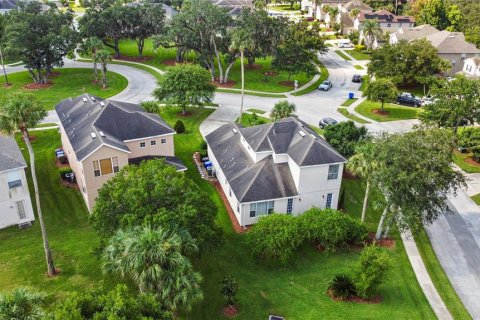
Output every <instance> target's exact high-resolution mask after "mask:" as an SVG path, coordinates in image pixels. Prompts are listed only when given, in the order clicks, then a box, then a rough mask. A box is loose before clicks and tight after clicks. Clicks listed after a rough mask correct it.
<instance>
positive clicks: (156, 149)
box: [125, 134, 175, 158]
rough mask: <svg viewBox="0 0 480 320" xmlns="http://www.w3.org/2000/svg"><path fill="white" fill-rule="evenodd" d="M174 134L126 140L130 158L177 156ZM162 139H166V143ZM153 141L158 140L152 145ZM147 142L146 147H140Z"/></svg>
mask: <svg viewBox="0 0 480 320" xmlns="http://www.w3.org/2000/svg"><path fill="white" fill-rule="evenodd" d="M173 137H174V134H169V135H163V136H158V137H154V138H149V139H141V140H140V139H139V140H135V141H126V142H125V144H126V145H127V147H128V149H130V152H131V153H130V154H129V156H128V158H138V157H145V156H168V157H173V156H175V146H174V141H173ZM162 139H166V140H167V141H166V143H161V141H162ZM151 141H156V145H154V146H152V145H151ZM141 142H145V147H144V148H140V143H141Z"/></svg>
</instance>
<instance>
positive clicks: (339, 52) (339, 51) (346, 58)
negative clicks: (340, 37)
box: [335, 50, 352, 61]
mask: <svg viewBox="0 0 480 320" xmlns="http://www.w3.org/2000/svg"><path fill="white" fill-rule="evenodd" d="M335 53H336V54H338V55H339V56H340V57H342V58H343V59H345V61H351V60H352V59H351V58H350V57H349V56H347V55H346V54H345V53H344V52H343V51H342V50H335Z"/></svg>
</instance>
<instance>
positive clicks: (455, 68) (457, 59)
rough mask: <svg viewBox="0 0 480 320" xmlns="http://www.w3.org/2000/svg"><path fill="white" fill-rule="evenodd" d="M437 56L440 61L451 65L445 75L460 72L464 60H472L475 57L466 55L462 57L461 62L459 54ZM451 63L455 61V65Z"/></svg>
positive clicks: (469, 54)
mask: <svg viewBox="0 0 480 320" xmlns="http://www.w3.org/2000/svg"><path fill="white" fill-rule="evenodd" d="M438 56H439V57H441V58H442V59H445V60H447V61H448V62H449V63H450V64H451V65H452V68H451V69H450V70H449V71H448V72H447V74H449V75H453V74H455V73H457V72H459V71H462V70H463V65H464V62H465V59H468V58H473V57H475V54H474V53H466V54H465V55H464V56H463V60H462V54H460V53H439V54H438ZM453 61H455V65H453Z"/></svg>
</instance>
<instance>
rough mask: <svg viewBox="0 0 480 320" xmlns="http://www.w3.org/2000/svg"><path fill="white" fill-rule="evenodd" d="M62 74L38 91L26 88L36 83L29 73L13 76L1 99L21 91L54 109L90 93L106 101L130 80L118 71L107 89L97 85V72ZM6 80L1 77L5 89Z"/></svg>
mask: <svg viewBox="0 0 480 320" xmlns="http://www.w3.org/2000/svg"><path fill="white" fill-rule="evenodd" d="M55 71H59V72H60V75H59V76H58V77H54V78H52V79H51V81H52V83H53V85H52V86H50V87H48V88H44V89H38V90H29V89H24V88H23V86H25V85H26V84H29V83H31V82H32V79H31V77H30V75H29V74H28V72H27V71H22V72H17V73H12V74H10V75H9V76H8V81H9V82H10V83H12V84H13V85H12V86H11V87H8V88H3V87H2V89H1V90H0V100H4V99H7V98H8V97H9V96H10V95H12V94H14V93H18V92H27V93H31V94H33V95H35V96H36V97H37V99H38V100H39V101H40V103H42V104H43V106H44V107H45V108H46V109H47V110H52V109H53V108H54V107H55V104H57V103H58V102H60V101H61V100H63V99H66V98H69V97H76V96H78V95H81V94H83V93H87V92H88V93H90V94H93V95H96V96H99V97H102V98H109V97H111V96H114V95H116V94H118V93H120V92H121V91H123V90H124V89H125V88H126V87H127V85H128V81H127V79H126V78H125V77H124V76H122V75H120V74H118V73H114V72H108V73H107V84H108V87H107V88H106V89H102V86H101V84H96V83H93V72H92V70H91V69H86V68H83V69H80V68H79V69H72V68H70V69H69V68H67V69H58V70H55ZM4 83H5V79H3V78H0V86H3V84H4Z"/></svg>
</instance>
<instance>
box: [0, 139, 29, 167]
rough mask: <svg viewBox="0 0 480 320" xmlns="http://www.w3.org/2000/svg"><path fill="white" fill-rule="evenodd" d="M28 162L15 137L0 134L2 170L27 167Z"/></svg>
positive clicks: (0, 165)
mask: <svg viewBox="0 0 480 320" xmlns="http://www.w3.org/2000/svg"><path fill="white" fill-rule="evenodd" d="M26 166H27V163H26V162H25V159H24V158H23V155H22V152H21V151H20V148H19V147H18V145H17V142H16V141H15V139H14V138H13V137H7V136H2V135H0V172H3V171H9V170H13V169H19V168H25V167H26Z"/></svg>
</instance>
